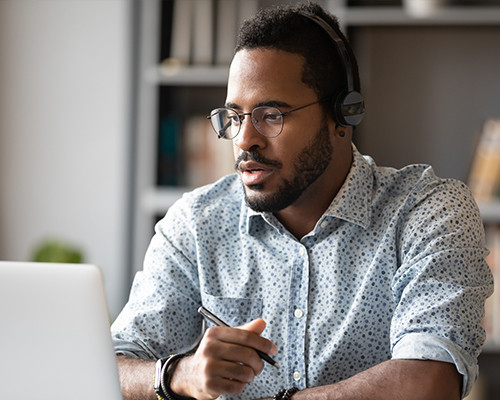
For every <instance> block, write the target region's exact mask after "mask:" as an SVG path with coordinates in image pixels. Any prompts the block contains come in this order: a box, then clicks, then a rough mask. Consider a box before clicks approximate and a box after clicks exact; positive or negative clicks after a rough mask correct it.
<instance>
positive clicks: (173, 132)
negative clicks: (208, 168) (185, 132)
mask: <svg viewBox="0 0 500 400" xmlns="http://www.w3.org/2000/svg"><path fill="white" fill-rule="evenodd" d="M179 131H180V123H179V120H178V118H176V117H175V116H172V115H169V116H167V117H165V118H163V119H162V120H161V121H160V131H159V135H158V161H157V184H158V185H160V186H175V185H178V184H179V176H180V160H179Z"/></svg>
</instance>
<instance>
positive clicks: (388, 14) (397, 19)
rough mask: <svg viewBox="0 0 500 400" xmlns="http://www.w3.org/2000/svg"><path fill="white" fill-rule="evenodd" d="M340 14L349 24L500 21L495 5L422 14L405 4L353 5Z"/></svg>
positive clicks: (454, 23) (443, 23) (343, 20)
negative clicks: (413, 13)
mask: <svg viewBox="0 0 500 400" xmlns="http://www.w3.org/2000/svg"><path fill="white" fill-rule="evenodd" d="M332 11H334V12H335V10H332ZM338 14H339V17H340V18H341V19H342V23H343V24H344V25H347V26H363V25H366V26H369V25H384V26H387V25H413V26H415V25H441V26H446V25H476V26H477V25H500V7H494V6H480V7H459V6H456V7H452V6H450V7H442V8H440V9H437V10H436V11H435V12H434V13H433V14H431V15H427V16H422V17H418V16H414V15H412V14H410V13H409V12H408V11H407V10H406V9H404V8H402V7H351V8H349V9H347V10H346V11H345V12H340V13H338Z"/></svg>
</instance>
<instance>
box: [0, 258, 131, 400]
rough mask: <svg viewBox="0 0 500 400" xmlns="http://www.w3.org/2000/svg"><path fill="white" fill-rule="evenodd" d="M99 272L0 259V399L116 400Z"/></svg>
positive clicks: (116, 383) (116, 386) (117, 393)
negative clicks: (2, 260)
mask: <svg viewBox="0 0 500 400" xmlns="http://www.w3.org/2000/svg"><path fill="white" fill-rule="evenodd" d="M109 328H110V321H109V316H108V312H107V306H106V299H105V295H104V287H103V281H102V275H101V272H100V270H99V269H98V268H97V267H95V266H93V265H86V264H45V263H23V262H1V261H0V346H1V349H0V397H1V398H2V399H9V400H15V399H23V400H24V399H27V398H35V399H41V400H49V399H50V400H59V399H60V400H63V399H64V400H67V399H71V400H89V399H92V400H100V399H102V400H104V399H106V400H119V399H122V396H121V392H120V385H119V380H118V370H117V365H116V358H115V355H114V352H113V345H112V342H111V334H110V330H109Z"/></svg>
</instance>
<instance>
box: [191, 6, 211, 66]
mask: <svg viewBox="0 0 500 400" xmlns="http://www.w3.org/2000/svg"><path fill="white" fill-rule="evenodd" d="M193 1H194V3H193V12H194V14H193V49H192V64H194V65H211V64H212V61H213V57H212V56H213V49H214V3H213V0H193Z"/></svg>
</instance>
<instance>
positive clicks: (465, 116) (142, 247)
mask: <svg viewBox="0 0 500 400" xmlns="http://www.w3.org/2000/svg"><path fill="white" fill-rule="evenodd" d="M183 1H184V0H183ZM202 1H206V2H209V3H211V4H213V5H214V7H215V10H217V8H216V5H217V4H218V3H219V2H221V3H222V2H223V3H224V4H225V5H226V6H228V5H230V4H232V3H234V4H239V3H238V0H213V1H208V0H202ZM279 2H280V1H278V0H243V1H242V3H243V4H244V5H245V7H246V10H245V12H248V13H249V14H252V13H253V12H252V8H253V9H255V8H258V7H265V6H268V5H270V4H274V3H279ZM281 2H293V1H285V0H282V1H281ZM318 2H319V3H321V4H323V5H324V6H325V7H326V8H328V9H329V10H331V11H332V12H333V13H334V14H336V15H337V16H338V17H339V19H340V21H341V23H342V27H343V29H344V30H345V31H346V32H347V33H348V34H349V36H350V37H351V38H352V39H353V45H354V47H355V52H356V54H357V56H358V59H359V62H360V69H361V72H362V70H363V68H364V66H365V65H368V64H369V63H370V62H372V59H370V57H374V55H373V54H372V53H373V51H372V50H371V49H370V47H369V46H370V40H371V37H370V36H369V35H370V34H371V33H370V31H369V30H370V29H378V28H386V27H389V28H391V27H395V28H404V29H406V28H409V29H412V30H413V31H415V32H416V33H415V34H416V35H418V34H419V33H420V32H425V31H426V29H427V28H429V29H436V28H437V29H441V28H442V29H450V31H452V32H459V31H460V30H461V29H464V30H467V29H471V30H476V29H478V30H481V31H482V30H484V31H485V32H487V33H489V32H490V30H491V32H492V34H493V35H495V34H496V33H500V4H498V5H497V6H495V5H494V3H492V2H491V1H490V2H488V1H484V2H476V4H483V5H470V4H471V2H467V4H469V5H467V6H452V5H448V6H444V7H443V8H440V9H438V10H437V11H436V12H435V13H433V14H429V15H426V16H418V17H416V16H414V15H412V14H410V13H408V11H407V10H406V9H405V8H404V7H403V6H401V2H399V5H391V6H373V5H372V6H360V5H356V6H354V5H351V4H353V3H356V4H359V3H361V1H356V2H354V1H349V2H348V1H343V0H323V1H318ZM366 3H371V4H374V3H375V2H373V1H371V2H368V1H367V2H366ZM381 3H385V4H388V3H391V4H397V3H398V2H397V1H391V2H389V1H385V2H381ZM456 3H460V4H462V3H464V4H465V3H466V2H458V1H457V2H456ZM139 4H140V7H139V8H140V12H139V13H138V16H137V18H138V27H139V29H138V35H137V42H138V59H137V66H136V72H137V73H136V85H137V96H138V98H137V107H136V119H137V123H136V132H137V134H136V143H135V154H134V159H135V160H134V181H135V184H134V185H135V198H134V204H135V207H134V216H133V224H134V229H133V230H134V232H133V234H134V239H133V243H132V245H133V249H132V251H133V260H132V263H133V267H132V272H135V271H136V270H139V269H140V268H141V266H142V259H143V256H144V253H145V251H146V248H147V245H148V244H149V241H150V239H151V235H152V233H153V225H154V222H155V221H156V220H157V219H158V218H160V217H161V216H162V215H164V213H165V212H166V211H167V210H168V208H169V207H170V206H171V205H172V204H173V203H174V202H175V201H176V200H177V199H178V198H180V197H181V196H182V194H183V193H184V192H185V191H186V190H189V189H190V188H191V186H190V185H188V184H186V182H185V181H183V178H182V177H181V176H182V174H183V173H184V169H185V168H186V166H185V165H183V161H185V160H177V161H176V163H175V164H176V165H177V168H178V170H177V172H178V174H177V175H178V177H180V178H179V181H178V182H176V184H175V185H162V184H159V178H158V161H159V158H160V155H159V153H158V146H159V137H158V136H159V131H160V128H159V127H160V125H161V121H162V118H164V117H165V116H166V115H172V114H175V115H176V116H177V117H178V118H179V119H178V121H177V122H178V123H179V124H180V125H184V124H185V123H186V121H187V120H188V119H189V117H190V116H192V115H197V116H203V115H205V116H206V115H207V114H208V113H209V112H210V110H211V109H212V108H214V107H217V106H219V105H220V104H222V103H223V102H224V98H225V90H226V80H227V75H228V62H217V61H212V62H210V63H203V64H200V63H198V64H196V63H192V62H190V63H185V64H182V63H176V62H172V60H169V61H165V58H166V57H167V55H168V52H169V51H171V50H172V49H171V48H170V47H169V43H171V42H172V41H173V39H172V33H171V30H170V29H169V26H170V25H171V24H172V23H171V21H170V25H169V23H167V24H165V18H166V17H165V14H166V13H165V9H164V8H163V12H162V5H163V7H172V4H173V2H172V1H161V0H148V1H141V2H140V3H139ZM234 4H233V6H234ZM236 9H238V7H236ZM169 12H170V13H171V15H173V11H172V8H170V9H169ZM167 14H168V13H167ZM241 18H242V17H241V16H238V17H236V18H233V19H234V20H235V21H236V22H238V23H239V21H240V20H241ZM187 24H188V25H189V24H190V22H189V21H188V22H187ZM166 25H169V26H166ZM226 28H227V30H228V33H227V35H226V36H231V34H232V33H235V32H236V28H235V26H233V25H231V26H227V27H226ZM213 32H214V37H213V42H212V44H214V43H215V44H214V46H217V43H219V42H218V41H217V37H218V36H217V35H220V33H217V32H218V30H217V29H215V28H214V29H213ZM395 32H396V31H395ZM190 35H193V33H192V32H191V33H190ZM362 35H365V36H362ZM366 36H367V37H369V39H370V40H360V39H359V38H360V37H361V38H362V37H366ZM499 36H500V35H499ZM451 40H453V39H451ZM165 42H169V43H165ZM225 45H227V44H225ZM495 46H496V45H495V44H491V45H490V47H488V46H485V45H484V43H483V44H482V46H479V49H478V51H477V52H474V54H473V56H472V57H470V60H469V62H468V65H473V64H477V63H481V60H482V59H483V58H484V60H485V61H484V64H487V65H488V66H489V70H487V71H486V73H481V74H480V76H474V81H476V80H478V81H479V84H478V85H476V89H477V92H478V93H481V94H482V92H481V91H483V90H486V89H485V88H487V90H490V91H491V92H494V93H498V92H500V88H496V87H495V86H493V87H492V88H490V86H492V85H490V81H488V79H490V78H489V77H490V76H496V75H497V72H496V71H497V70H500V69H499V68H497V65H496V64H495V62H496V59H494V60H493V62H491V60H490V59H489V58H488V57H490V55H491V53H498V51H496V50H495V49H497V48H499V47H495ZM492 47H493V49H492ZM413 50H415V49H412V51H413ZM415 51H418V49H417V50H415ZM216 53H217V52H216V51H215V50H214V51H213V54H212V55H213V58H214V59H216V57H217V55H216ZM375 57H376V56H375ZM422 57H425V54H423V55H422ZM226 58H227V57H226ZM367 75H368V76H365V77H363V76H362V86H363V87H365V86H366V85H365V84H364V83H363V80H365V83H366V82H367V81H369V80H373V79H374V77H375V76H376V75H375V74H371V75H370V73H368V74H367ZM430 78H432V80H436V79H441V76H438V77H436V76H431V77H430ZM385 79H390V78H385ZM481 80H483V82H482V83H481ZM484 80H486V81H484ZM390 83H391V82H390ZM494 84H495V83H493V85H494ZM381 85H387V83H383V84H382V83H381ZM393 85H397V84H393ZM377 88H378V87H377V86H376V85H372V86H371V87H370V85H369V87H368V88H367V89H368V90H367V91H366V92H367V93H366V92H365V94H367V104H368V106H369V107H370V108H371V109H372V110H373V109H377V112H373V114H375V113H378V114H382V115H383V113H379V112H378V110H380V108H379V107H386V108H389V107H390V104H391V103H394V98H392V97H391V96H390V95H387V96H384V97H386V98H387V99H383V100H382V101H381V102H379V101H378V98H377V104H376V105H375V104H374V103H370V99H371V97H370V96H371V93H370V92H373V93H374V92H376V89H377ZM439 89H440V87H438V90H439ZM442 90H445V91H446V89H442V88H441V91H442ZM472 95H474V93H472ZM472 95H471V97H473V96H472ZM373 96H374V98H375V95H373ZM447 96H448V97H449V93H447ZM491 96H496V94H492V95H491ZM456 97H459V96H456ZM495 99H496V102H495ZM396 101H397V100H396ZM425 101H426V99H425V97H424V99H417V100H415V101H414V103H415V104H416V107H418V106H419V104H423V103H425ZM471 101H472V100H471ZM446 103H447V101H442V102H441V103H440V105H438V106H441V104H446ZM486 103H487V105H488V106H490V107H491V108H490V109H487V110H486V111H485V110H482V111H481V112H483V111H484V112H485V113H486V112H487V113H489V114H485V115H482V114H481V115H474V114H473V113H472V115H471V114H470V113H466V112H461V111H455V110H454V111H453V112H452V113H451V114H445V115H444V116H441V117H440V119H441V120H446V121H449V120H455V119H456V120H457V121H456V123H455V125H453V126H451V127H449V129H447V130H448V131H450V132H451V133H449V135H458V136H446V135H441V137H440V136H438V135H432V134H429V135H428V136H421V131H423V129H422V127H421V126H417V128H415V129H416V130H417V131H416V133H415V134H414V136H415V137H417V139H416V140H419V141H420V142H422V143H423V145H424V146H431V147H432V146H436V147H442V146H443V143H444V146H446V147H449V148H450V151H449V152H450V153H453V154H452V155H448V156H449V158H446V157H445V156H443V154H442V153H443V152H441V153H438V154H436V155H434V157H435V158H434V159H433V158H432V157H433V153H432V152H427V147H426V148H425V149H424V150H422V153H420V154H418V156H419V157H415V159H409V161H408V162H405V164H408V163H410V162H419V161H423V162H426V163H430V164H432V165H434V164H436V162H437V164H438V165H439V163H440V162H441V164H442V165H447V164H449V161H450V159H453V162H455V163H456V164H457V165H458V164H460V168H461V169H462V170H463V171H461V172H460V171H459V170H460V168H458V167H456V168H455V166H453V168H451V167H450V169H449V170H451V171H452V172H451V173H448V170H444V171H445V173H444V174H443V173H440V170H439V169H437V173H438V175H442V176H447V175H452V174H454V173H455V176H451V177H457V178H459V179H462V180H465V179H466V176H464V173H465V172H464V171H465V170H466V167H464V166H467V165H468V164H469V162H470V160H469V158H470V156H471V155H470V148H471V144H470V143H472V142H473V137H472V136H473V134H474V130H475V129H476V128H478V127H479V125H480V123H481V122H483V121H484V119H485V118H486V117H488V116H493V117H500V115H490V114H493V113H494V112H495V111H494V110H497V112H498V114H500V104H499V103H500V102H499V101H498V97H493V100H491V101H487V102H486ZM446 105H447V104H446ZM483 105H484V104H483ZM411 106H412V107H413V106H414V104H413V103H412V105H411ZM431 106H432V105H431ZM431 106H430V107H431ZM434 108H436V107H434ZM477 108H479V106H478V107H477ZM492 110H493V111H492ZM392 113H393V114H398V115H400V116H401V119H404V118H406V115H405V113H404V112H399V111H396V112H392ZM422 113H423V112H422ZM373 114H372V115H369V114H368V115H367V118H366V120H365V122H364V123H363V124H362V125H370V126H374V127H375V128H373V130H375V131H377V132H376V134H377V135H378V139H377V140H378V142H379V143H384V142H386V143H393V146H392V147H391V146H385V147H390V148H389V149H388V150H386V152H387V153H389V154H388V155H387V156H386V155H385V153H380V155H381V156H379V154H373V153H377V152H378V151H379V147H377V146H379V144H377V143H375V142H373V140H374V139H367V138H370V137H373V136H374V135H372V133H373V132H372V131H370V129H369V128H366V127H364V126H362V127H360V128H359V132H358V133H356V135H357V136H358V138H359V139H357V140H358V141H359V143H358V142H357V143H356V144H357V145H358V147H359V148H360V150H361V151H362V152H363V153H367V154H371V155H373V156H374V158H375V159H376V160H377V162H378V163H379V164H381V165H391V164H392V163H394V164H397V162H398V160H396V161H394V159H393V158H390V157H394V155H395V154H394V153H395V152H394V149H401V150H402V151H401V153H403V152H404V151H406V150H407V149H408V148H411V147H416V146H412V144H411V143H406V144H404V143H403V144H402V143H400V142H398V141H397V140H394V137H393V136H390V135H389V134H388V133H387V131H388V130H387V129H385V128H386V125H384V124H387V123H386V121H383V117H380V118H379V119H381V120H382V121H381V122H380V123H379V125H377V116H376V115H373ZM414 114H419V111H418V110H417V111H415V112H414ZM393 124H395V125H398V124H399V122H398V121H396V122H395V123H393ZM400 125H401V126H405V128H406V125H404V124H403V123H401V124H400ZM458 125H463V127H464V128H463V129H464V133H460V134H459V133H456V132H455V131H457V132H458V130H457V129H456V126H458ZM410 128H411V126H410ZM446 128H448V127H447V126H441V125H439V124H438V128H437V130H438V131H444V130H446ZM398 129H399V127H398ZM419 129H420V130H419ZM182 131H183V129H179V132H182ZM408 132H409V133H407V135H408V136H412V135H413V134H412V133H411V129H410V130H409V131H408ZM397 134H400V132H397ZM384 135H389V136H384ZM395 135H396V133H395ZM370 140H372V141H371V142H370ZM214 141H215V143H216V144H217V145H220V143H221V142H220V141H217V140H216V139H215V135H214ZM460 142H463V143H464V144H463V145H462V147H461V148H460V149H461V150H460V149H458V150H455V147H453V146H456V143H460ZM372 150H373V151H372ZM422 155H423V157H420V156H422ZM419 158H423V160H420V159H419ZM386 161H388V162H386ZM394 166H396V167H398V166H399V165H394ZM456 171H458V172H456ZM174 175H175V174H174ZM177 175H176V176H177ZM479 207H480V210H481V214H482V216H483V219H484V223H485V225H486V226H487V227H488V226H495V225H499V224H500V201H492V202H487V203H486V202H483V203H480V204H479ZM485 352H487V353H489V354H497V353H499V352H500V345H499V344H498V342H496V341H492V340H490V341H488V343H487V346H486V347H485Z"/></svg>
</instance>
